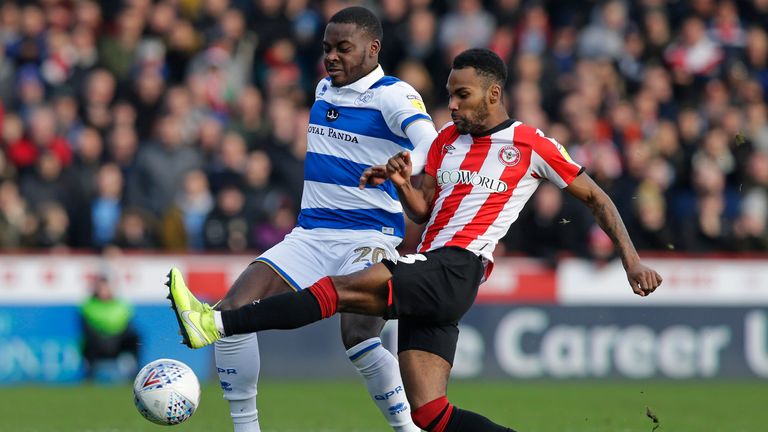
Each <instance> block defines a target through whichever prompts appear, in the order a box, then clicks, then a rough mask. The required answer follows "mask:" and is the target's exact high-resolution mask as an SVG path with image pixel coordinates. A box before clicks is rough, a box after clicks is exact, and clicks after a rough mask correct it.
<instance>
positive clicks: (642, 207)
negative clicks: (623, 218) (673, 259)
mask: <svg viewBox="0 0 768 432" xmlns="http://www.w3.org/2000/svg"><path fill="white" fill-rule="evenodd" d="M634 203H635V208H634V211H635V217H633V218H632V219H630V220H631V221H632V223H631V224H630V226H629V227H628V229H629V232H630V236H631V237H632V242H633V243H634V244H635V248H637V249H638V250H647V251H653V250H673V249H675V248H679V247H681V245H676V244H675V243H676V237H675V231H674V230H675V227H673V226H672V224H671V223H670V220H669V219H668V218H667V204H666V200H665V198H664V194H663V191H662V190H661V189H660V188H659V187H658V186H657V185H655V184H652V183H650V182H644V183H643V184H641V185H640V187H638V190H637V199H635V200H634Z"/></svg>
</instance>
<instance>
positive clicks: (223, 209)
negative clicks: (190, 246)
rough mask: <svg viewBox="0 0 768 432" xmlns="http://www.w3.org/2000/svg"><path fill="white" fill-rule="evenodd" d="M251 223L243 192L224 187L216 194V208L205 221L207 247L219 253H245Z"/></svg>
mask: <svg viewBox="0 0 768 432" xmlns="http://www.w3.org/2000/svg"><path fill="white" fill-rule="evenodd" d="M249 223H250V221H249V220H248V218H247V216H246V213H245V196H244V195H243V192H242V191H240V189H238V188H237V187H235V186H233V185H226V186H224V187H223V188H222V189H221V190H220V191H219V192H218V193H217V194H216V206H215V207H214V209H213V210H212V211H211V212H210V213H209V214H208V218H207V219H206V221H205V228H204V241H205V247H206V248H207V249H209V250H218V251H230V252H242V251H244V250H245V249H246V248H247V247H248V233H249V231H250V225H249Z"/></svg>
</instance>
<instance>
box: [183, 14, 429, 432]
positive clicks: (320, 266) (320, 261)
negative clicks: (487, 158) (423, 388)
mask: <svg viewBox="0 0 768 432" xmlns="http://www.w3.org/2000/svg"><path fill="white" fill-rule="evenodd" d="M381 40H382V29H381V23H380V22H379V20H378V18H377V17H376V16H375V15H374V14H373V13H372V12H371V11H369V10H368V9H365V8H362V7H350V8H346V9H343V10H341V11H340V12H338V13H337V14H336V15H334V16H333V17H332V18H331V19H330V22H329V23H328V26H327V27H326V29H325V36H324V38H323V50H324V52H325V54H324V64H325V68H326V71H327V72H328V77H327V78H325V79H323V80H322V81H320V83H319V84H318V85H317V89H316V92H315V103H314V105H313V106H312V110H311V114H310V120H309V126H308V128H307V156H306V161H305V167H304V171H305V173H304V194H303V197H302V202H301V213H300V214H299V221H298V226H297V227H296V228H295V229H294V230H293V231H292V232H291V233H290V234H288V236H286V238H285V240H283V241H282V242H281V243H279V244H278V245H276V246H274V247H273V248H271V249H270V250H268V251H266V252H265V253H264V254H263V255H261V256H260V257H258V258H256V260H255V261H254V262H253V263H251V264H250V265H249V266H248V267H247V268H246V269H245V270H244V271H243V273H242V274H241V275H240V277H239V278H238V279H237V280H236V281H235V283H234V284H233V285H232V287H231V288H230V290H229V292H228V293H227V295H226V297H225V298H224V299H223V300H222V301H221V302H220V303H219V304H218V306H216V308H217V309H219V310H231V309H237V308H239V307H240V306H243V305H246V304H250V303H252V302H253V301H255V300H258V299H262V298H265V297H269V296H272V295H275V294H281V293H285V292H289V291H292V290H301V289H302V288H303V287H307V286H310V285H311V284H312V283H314V282H315V281H316V280H318V279H320V278H321V277H323V276H325V275H328V274H348V273H352V272H355V271H358V270H362V269H363V268H365V267H367V266H370V265H372V264H374V263H376V262H379V261H381V260H382V259H384V258H388V259H390V260H396V259H397V256H398V255H397V251H396V249H395V247H396V246H397V245H398V244H399V243H400V242H401V240H402V238H403V235H404V230H405V224H404V220H403V209H402V206H401V204H400V201H399V200H398V197H397V193H396V191H395V187H394V186H393V185H392V184H391V183H390V182H386V183H385V184H383V185H380V186H377V187H373V186H371V187H368V188H366V189H365V190H362V191H361V190H359V189H358V187H357V186H358V183H359V179H360V175H361V173H362V172H363V171H364V170H365V168H367V167H369V166H371V165H376V164H381V163H383V162H385V161H386V160H388V158H389V157H390V156H391V155H393V154H395V153H398V152H399V151H402V150H410V151H412V154H413V160H414V166H415V169H414V172H418V171H420V170H421V168H422V167H423V165H424V163H425V159H426V150H427V149H428V148H429V146H430V144H431V143H432V141H433V140H434V138H435V137H436V136H437V133H436V131H435V128H434V125H433V124H432V120H431V118H430V117H429V115H427V113H426V110H425V107H424V104H423V102H422V99H421V97H420V96H419V94H418V93H417V92H416V91H415V90H414V89H413V88H412V87H411V86H410V85H408V84H406V83H404V82H402V81H400V80H398V79H397V78H394V77H391V76H385V75H384V72H383V71H382V69H381V67H380V66H379V64H378V55H379V50H380V48H381ZM170 277H171V280H170V283H184V282H183V279H182V278H181V275H180V274H178V273H174V272H172V273H171V275H170ZM383 325H384V320H382V319H381V318H378V317H369V316H362V315H352V314H342V316H341V334H342V340H343V343H344V345H345V347H346V348H347V355H348V357H349V359H350V361H351V362H352V363H353V364H354V365H355V367H356V368H357V370H358V371H359V372H360V374H361V375H362V376H363V378H364V379H365V381H366V384H367V387H368V391H369V393H370V394H371V399H372V400H373V401H374V402H375V403H376V405H377V406H378V408H379V409H380V410H381V412H382V414H383V415H384V417H385V418H386V419H387V422H388V423H389V424H390V425H391V426H392V428H393V429H394V430H395V431H407V432H411V431H418V430H419V428H418V427H416V426H415V425H414V424H413V422H412V420H411V409H410V407H409V406H408V401H407V399H406V397H405V393H404V392H403V384H402V379H401V378H400V372H399V370H398V364H397V360H396V359H395V357H394V356H393V355H392V354H391V353H390V352H389V351H387V350H386V349H384V347H382V346H381V339H380V338H379V333H380V332H381V329H382V328H383ZM215 350H216V367H217V370H218V371H219V378H220V380H221V381H222V382H226V384H227V385H226V386H222V387H224V388H225V390H224V397H225V399H227V400H228V401H229V406H230V412H231V415H232V420H233V422H234V430H235V432H256V431H259V430H260V427H259V419H258V411H257V409H256V385H257V380H258V375H259V364H260V361H259V347H258V343H257V340H256V333H252V334H248V335H238V336H233V337H227V338H224V339H222V340H220V341H218V342H216V346H215Z"/></svg>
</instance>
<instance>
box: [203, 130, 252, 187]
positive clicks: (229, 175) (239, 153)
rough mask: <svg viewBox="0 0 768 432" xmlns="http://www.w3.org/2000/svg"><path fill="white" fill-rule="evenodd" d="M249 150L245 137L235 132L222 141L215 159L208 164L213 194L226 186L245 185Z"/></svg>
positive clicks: (225, 136)
mask: <svg viewBox="0 0 768 432" xmlns="http://www.w3.org/2000/svg"><path fill="white" fill-rule="evenodd" d="M247 155H248V148H247V147H246V145H245V140H244V139H243V137H242V136H241V135H240V134H238V133H235V132H229V133H227V134H226V135H224V138H222V140H221V144H220V145H219V147H218V149H217V151H216V155H215V158H213V160H210V161H209V162H208V166H207V169H206V171H207V174H208V181H209V182H210V184H211V190H212V191H213V193H217V192H218V191H219V189H221V188H222V187H223V186H224V185H236V186H240V185H242V184H243V172H244V171H245V165H246V158H247Z"/></svg>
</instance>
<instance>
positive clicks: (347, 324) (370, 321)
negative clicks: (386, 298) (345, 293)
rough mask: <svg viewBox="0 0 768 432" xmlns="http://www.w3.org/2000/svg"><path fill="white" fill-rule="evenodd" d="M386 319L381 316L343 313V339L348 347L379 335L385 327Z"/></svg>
mask: <svg viewBox="0 0 768 432" xmlns="http://www.w3.org/2000/svg"><path fill="white" fill-rule="evenodd" d="M384 323H385V321H384V320H383V319H381V318H379V317H373V316H365V315H356V314H342V316H341V340H342V342H343V343H344V346H345V347H347V349H349V348H352V347H353V346H355V345H357V344H359V343H361V342H364V341H366V340H368V339H371V338H375V337H378V336H379V334H381V330H382V329H383V328H384Z"/></svg>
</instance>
